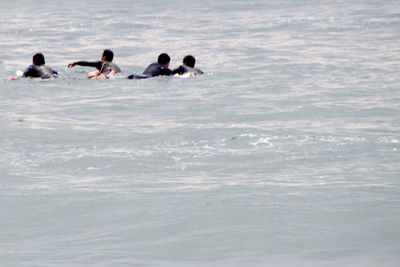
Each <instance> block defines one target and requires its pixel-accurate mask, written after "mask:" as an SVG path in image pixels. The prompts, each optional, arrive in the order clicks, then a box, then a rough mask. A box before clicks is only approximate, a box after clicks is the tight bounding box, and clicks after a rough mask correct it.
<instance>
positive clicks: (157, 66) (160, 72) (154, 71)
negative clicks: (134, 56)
mask: <svg viewBox="0 0 400 267" xmlns="http://www.w3.org/2000/svg"><path fill="white" fill-rule="evenodd" d="M170 60H171V59H170V57H169V56H168V54H166V53H162V54H160V55H159V56H158V60H157V63H152V64H150V65H149V66H148V67H147V68H146V69H145V70H144V72H143V75H137V74H131V75H129V76H128V77H127V78H128V79H145V78H150V77H156V76H169V75H172V71H171V70H170V68H169V62H170Z"/></svg>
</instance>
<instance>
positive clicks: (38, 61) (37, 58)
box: [32, 53, 45, 66]
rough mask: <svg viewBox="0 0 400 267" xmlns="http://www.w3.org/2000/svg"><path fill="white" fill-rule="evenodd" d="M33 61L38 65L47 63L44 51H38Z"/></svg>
mask: <svg viewBox="0 0 400 267" xmlns="http://www.w3.org/2000/svg"><path fill="white" fill-rule="evenodd" d="M32 61H33V65H36V66H42V65H44V64H45V61H44V56H43V54H42V53H36V54H35V55H34V56H33V60H32Z"/></svg>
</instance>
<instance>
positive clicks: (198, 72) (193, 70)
mask: <svg viewBox="0 0 400 267" xmlns="http://www.w3.org/2000/svg"><path fill="white" fill-rule="evenodd" d="M188 72H190V73H193V75H201V74H204V72H203V71H201V70H200V69H198V68H192V67H188V66H184V65H180V66H179V67H178V68H176V69H174V70H173V71H172V73H173V74H179V75H182V74H184V73H188Z"/></svg>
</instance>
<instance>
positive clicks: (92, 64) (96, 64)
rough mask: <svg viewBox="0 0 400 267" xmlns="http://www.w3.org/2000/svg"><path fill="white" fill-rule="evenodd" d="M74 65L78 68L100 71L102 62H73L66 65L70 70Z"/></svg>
mask: <svg viewBox="0 0 400 267" xmlns="http://www.w3.org/2000/svg"><path fill="white" fill-rule="evenodd" d="M76 65H79V66H85V67H93V68H96V69H98V70H100V69H101V66H102V65H103V62H102V61H95V62H90V61H73V62H71V63H69V64H68V68H72V67H74V66H76Z"/></svg>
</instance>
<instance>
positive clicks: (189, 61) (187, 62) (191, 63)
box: [183, 55, 196, 68]
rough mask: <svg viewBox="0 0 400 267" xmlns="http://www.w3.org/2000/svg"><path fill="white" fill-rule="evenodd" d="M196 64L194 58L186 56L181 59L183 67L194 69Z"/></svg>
mask: <svg viewBox="0 0 400 267" xmlns="http://www.w3.org/2000/svg"><path fill="white" fill-rule="evenodd" d="M195 64H196V59H195V58H194V56H191V55H187V56H186V57H184V58H183V65H185V66H188V67H191V68H194V65H195Z"/></svg>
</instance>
